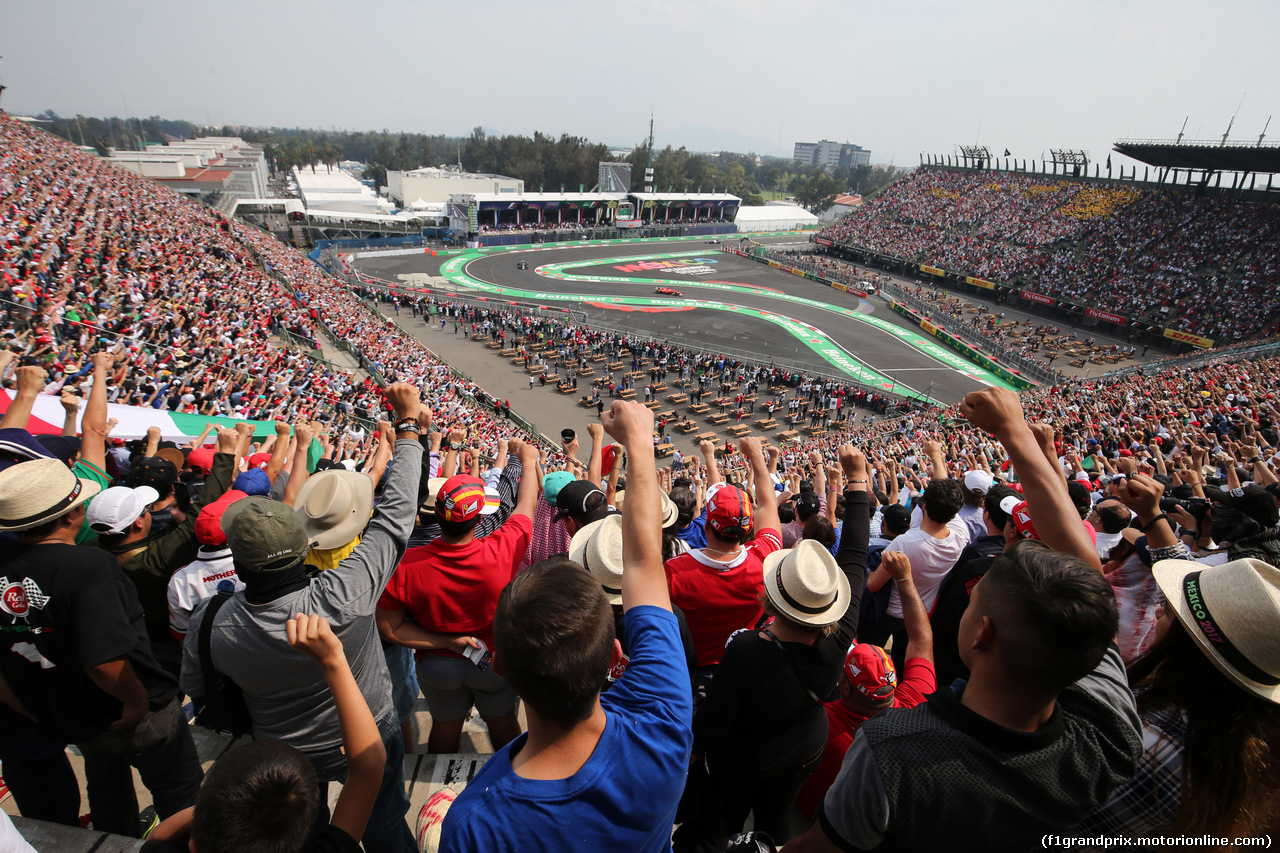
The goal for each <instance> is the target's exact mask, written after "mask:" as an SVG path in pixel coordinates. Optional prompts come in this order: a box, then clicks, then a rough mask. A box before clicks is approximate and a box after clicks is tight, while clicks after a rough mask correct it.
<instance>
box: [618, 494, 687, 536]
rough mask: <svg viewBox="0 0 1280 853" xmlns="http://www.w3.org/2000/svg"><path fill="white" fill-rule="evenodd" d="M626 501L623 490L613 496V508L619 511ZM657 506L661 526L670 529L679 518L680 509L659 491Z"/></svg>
mask: <svg viewBox="0 0 1280 853" xmlns="http://www.w3.org/2000/svg"><path fill="white" fill-rule="evenodd" d="M626 499H627V492H626V490H625V489H623V490H622V491H620V492H618V493H617V494H615V495H614V496H613V508H614V509H616V510H621V509H622V504H623V502H624V501H625V500H626ZM658 506H659V507H660V509H661V511H662V526H663V527H670V526H671V525H673V524H675V523H676V519H677V518H679V517H680V509H679V507H677V506H676V505H675V503H674V502H672V500H671V498H669V497H667V493H666V492H663V491H661V490H659V492H658Z"/></svg>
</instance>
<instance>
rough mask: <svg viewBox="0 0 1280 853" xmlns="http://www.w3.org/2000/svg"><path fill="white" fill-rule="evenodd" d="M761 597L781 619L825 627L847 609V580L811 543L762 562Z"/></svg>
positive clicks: (818, 546) (832, 560)
mask: <svg viewBox="0 0 1280 853" xmlns="http://www.w3.org/2000/svg"><path fill="white" fill-rule="evenodd" d="M764 594H765V595H766V596H768V598H769V602H770V603H771V604H772V605H773V607H774V609H775V610H777V611H778V613H780V614H781V615H783V616H785V617H787V618H788V619H790V620H791V621H793V622H799V623H800V624H802V625H815V626H818V625H829V624H830V623H832V622H835V621H836V620H838V619H839V618H840V617H841V616H843V615H844V612H845V610H846V609H848V607H849V579H848V578H846V577H845V575H844V572H842V571H840V567H839V566H838V565H837V564H836V558H835V557H833V556H831V552H830V551H828V550H827V549H826V548H824V547H822V545H821V544H820V543H818V542H816V541H815V540H813V539H802V540H800V541H799V542H797V543H796V546H795V547H794V548H789V549H787V550H785V551H774V552H773V553H772V554H769V555H768V556H767V557H765V558H764Z"/></svg>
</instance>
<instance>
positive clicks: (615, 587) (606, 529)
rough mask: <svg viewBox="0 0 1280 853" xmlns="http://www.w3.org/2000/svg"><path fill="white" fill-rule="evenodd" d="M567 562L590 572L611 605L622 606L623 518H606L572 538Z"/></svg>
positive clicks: (607, 516)
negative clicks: (572, 562)
mask: <svg viewBox="0 0 1280 853" xmlns="http://www.w3.org/2000/svg"><path fill="white" fill-rule="evenodd" d="M569 559H570V560H573V561H574V562H575V563H577V564H578V565H580V566H582V567H583V568H584V569H586V570H587V571H589V572H591V574H592V575H593V576H594V577H595V579H596V580H598V581H599V582H600V586H601V588H603V589H604V593H605V595H606V596H608V598H609V603H610V604H621V603H622V516H620V515H606V516H605V517H604V518H602V519H600V520H599V521H593V522H591V523H590V524H588V525H587V526H586V527H583V528H582V529H581V530H579V531H578V532H577V533H575V534H573V539H571V540H569Z"/></svg>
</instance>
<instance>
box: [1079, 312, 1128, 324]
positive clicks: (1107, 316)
mask: <svg viewBox="0 0 1280 853" xmlns="http://www.w3.org/2000/svg"><path fill="white" fill-rule="evenodd" d="M1084 316H1086V317H1092V318H1093V319H1095V320H1106V321H1107V322H1108V323H1116V324H1117V325H1120V326H1123V325H1124V324H1125V323H1127V322H1129V318H1128V317H1125V316H1122V315H1120V314H1112V313H1111V312H1110V311H1099V310H1098V309H1097V308H1086V309H1084Z"/></svg>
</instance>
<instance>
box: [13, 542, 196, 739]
mask: <svg viewBox="0 0 1280 853" xmlns="http://www.w3.org/2000/svg"><path fill="white" fill-rule="evenodd" d="M121 657H124V658H127V659H128V661H129V664H130V665H131V666H132V667H133V671H134V673H135V674H136V675H137V676H138V679H139V680H140V681H141V682H142V684H143V686H144V687H145V688H146V689H147V697H148V699H149V700H150V704H151V708H152V709H153V710H155V709H158V708H161V707H163V706H164V705H165V704H167V703H168V702H169V701H170V700H171V699H173V698H174V697H175V696H176V695H177V694H178V685H177V682H175V681H174V680H173V678H172V677H171V676H169V675H168V674H167V673H166V672H165V671H164V670H162V669H161V668H160V667H159V665H157V664H156V661H155V658H154V657H153V656H152V654H151V642H150V640H148V638H147V630H146V627H145V624H144V621H143V615H142V605H140V604H139V603H138V594H137V591H136V590H135V588H134V585H133V583H132V582H131V581H130V580H129V579H128V578H127V577H126V576H125V574H124V572H123V571H121V569H120V566H119V565H118V564H117V563H116V560H115V558H114V557H112V556H111V555H110V554H108V553H107V552H106V551H103V550H101V549H99V548H86V547H80V546H76V545H64V544H61V543H51V544H45V545H31V546H19V547H18V548H15V549H14V552H13V556H12V557H11V558H9V559H8V560H6V561H4V562H3V563H0V672H2V673H3V674H4V677H5V679H6V680H7V681H8V682H9V686H10V687H11V688H12V689H13V691H14V693H15V694H17V696H18V699H19V700H20V701H21V702H22V704H23V706H24V707H25V708H26V710H27V711H28V712H29V713H31V714H32V715H33V716H35V717H36V719H37V720H39V721H40V723H41V725H42V726H43V727H44V728H46V729H48V730H49V731H50V732H53V733H56V734H57V735H58V736H59V737H62V738H65V739H66V740H68V741H70V742H75V741H76V740H78V739H81V738H86V737H91V736H93V735H95V734H98V733H100V732H102V731H104V730H105V729H106V728H107V726H109V725H110V724H111V723H113V722H115V721H116V720H118V719H119V718H120V712H121V710H122V708H123V706H122V704H121V703H120V701H119V700H118V699H116V698H114V697H112V696H111V695H110V694H108V693H106V692H105V691H103V690H102V689H100V688H99V687H98V686H97V685H96V684H94V683H93V680H92V679H91V678H90V677H89V675H88V674H87V673H86V672H85V669H86V668H88V667H93V666H98V665H99V664H103V663H106V662H108V661H112V660H115V659H117V658H121Z"/></svg>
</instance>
